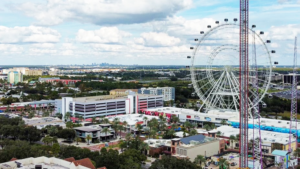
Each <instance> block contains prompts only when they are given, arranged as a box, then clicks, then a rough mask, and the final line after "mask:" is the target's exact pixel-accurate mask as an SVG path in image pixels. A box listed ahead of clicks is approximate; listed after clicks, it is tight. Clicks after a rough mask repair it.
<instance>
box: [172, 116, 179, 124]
mask: <svg viewBox="0 0 300 169" xmlns="http://www.w3.org/2000/svg"><path fill="white" fill-rule="evenodd" d="M171 122H172V123H178V122H179V118H178V117H177V116H175V115H173V116H171Z"/></svg>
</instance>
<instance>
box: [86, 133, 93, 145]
mask: <svg viewBox="0 0 300 169" xmlns="http://www.w3.org/2000/svg"><path fill="white" fill-rule="evenodd" d="M86 140H87V141H88V145H90V140H92V136H91V135H87V136H86Z"/></svg>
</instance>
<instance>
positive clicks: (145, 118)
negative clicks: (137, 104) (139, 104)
mask: <svg viewBox="0 0 300 169" xmlns="http://www.w3.org/2000/svg"><path fill="white" fill-rule="evenodd" d="M143 120H144V122H145V124H146V126H147V125H148V121H147V120H148V117H146V116H144V118H143Z"/></svg>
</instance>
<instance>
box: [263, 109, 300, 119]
mask: <svg viewBox="0 0 300 169" xmlns="http://www.w3.org/2000/svg"><path fill="white" fill-rule="evenodd" d="M275 115H276V114H275V113H269V114H268V116H275ZM277 116H282V117H288V118H290V117H291V112H288V111H285V112H284V113H278V114H277ZM297 119H300V114H297Z"/></svg>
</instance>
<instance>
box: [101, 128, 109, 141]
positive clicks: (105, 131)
mask: <svg viewBox="0 0 300 169" xmlns="http://www.w3.org/2000/svg"><path fill="white" fill-rule="evenodd" d="M108 132H109V129H108V128H107V127H105V128H103V129H102V130H101V133H105V141H106V137H107V133H108Z"/></svg>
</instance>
